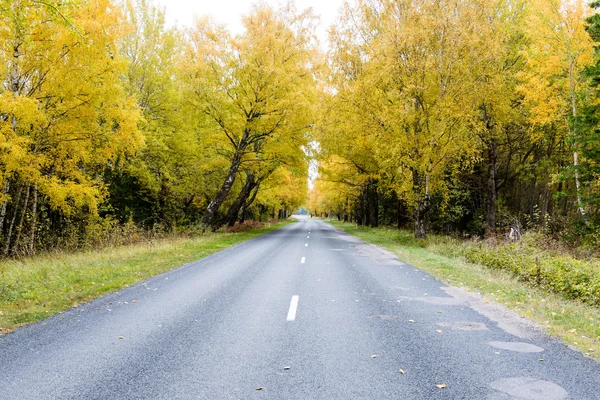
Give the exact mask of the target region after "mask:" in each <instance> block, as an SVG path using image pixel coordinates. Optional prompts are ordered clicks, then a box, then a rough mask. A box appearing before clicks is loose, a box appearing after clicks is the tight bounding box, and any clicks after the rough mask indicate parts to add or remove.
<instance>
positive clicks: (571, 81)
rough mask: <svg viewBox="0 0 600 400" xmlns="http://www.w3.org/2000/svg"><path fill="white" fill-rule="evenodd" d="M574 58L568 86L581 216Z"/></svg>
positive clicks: (570, 61) (578, 204)
mask: <svg viewBox="0 0 600 400" xmlns="http://www.w3.org/2000/svg"><path fill="white" fill-rule="evenodd" d="M574 74H575V60H574V59H573V56H572V55H571V56H569V88H570V91H571V113H572V116H573V129H572V133H573V146H574V148H575V150H574V151H573V166H574V167H575V192H576V195H577V210H578V211H579V214H581V215H582V216H584V215H585V209H584V208H583V203H582V201H581V181H580V180H579V169H578V166H579V154H578V153H577V149H578V148H579V138H578V137H577V136H578V134H577V116H578V115H577V96H576V93H575V77H574Z"/></svg>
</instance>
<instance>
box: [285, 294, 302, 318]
mask: <svg viewBox="0 0 600 400" xmlns="http://www.w3.org/2000/svg"><path fill="white" fill-rule="evenodd" d="M299 298H300V296H292V301H291V302H290V310H289V311H288V315H287V320H288V321H293V320H295V319H296V310H297V309H298V299H299Z"/></svg>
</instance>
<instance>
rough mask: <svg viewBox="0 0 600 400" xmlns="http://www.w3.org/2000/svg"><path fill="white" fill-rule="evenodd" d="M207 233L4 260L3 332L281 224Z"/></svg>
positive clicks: (0, 286)
mask: <svg viewBox="0 0 600 400" xmlns="http://www.w3.org/2000/svg"><path fill="white" fill-rule="evenodd" d="M290 222H291V221H284V222H280V223H278V224H273V225H270V226H265V227H263V228H260V229H254V230H251V231H247V232H240V233H222V232H217V233H207V234H204V235H202V236H198V237H193V238H175V239H163V240H160V241H157V242H154V243H144V244H135V245H129V246H119V247H114V248H108V249H103V250H101V251H87V252H82V253H76V254H49V255H44V256H38V257H35V258H32V259H24V260H3V261H2V264H1V265H0V334H4V333H8V332H10V331H12V330H14V329H15V328H18V327H20V326H23V325H26V324H29V323H32V322H36V321H40V320H42V319H44V318H47V317H49V316H51V315H54V314H57V313H60V312H62V311H65V310H67V309H69V308H72V307H76V306H77V305H79V304H81V303H84V302H87V301H90V300H93V299H95V298H98V297H101V296H103V295H105V294H108V293H110V292H114V291H117V290H119V289H122V288H124V287H127V286H130V285H133V284H135V283H138V282H140V281H143V280H146V279H148V278H150V277H152V276H154V275H157V274H160V273H162V272H166V271H168V270H170V269H173V268H175V267H178V266H181V265H182V264H185V263H187V262H190V261H194V260H197V259H200V258H203V257H206V256H208V255H210V254H212V253H215V252H217V251H219V250H222V249H224V248H227V247H230V246H233V245H234V244H237V243H241V242H243V241H246V240H248V239H251V238H253V237H256V236H259V235H261V234H264V233H266V232H269V231H272V230H275V229H277V228H280V227H282V226H284V225H286V224H288V223H290Z"/></svg>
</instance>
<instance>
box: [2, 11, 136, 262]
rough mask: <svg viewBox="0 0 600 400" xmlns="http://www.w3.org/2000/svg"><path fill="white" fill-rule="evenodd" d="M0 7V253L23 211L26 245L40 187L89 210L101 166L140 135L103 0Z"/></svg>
mask: <svg viewBox="0 0 600 400" xmlns="http://www.w3.org/2000/svg"><path fill="white" fill-rule="evenodd" d="M0 10H1V12H0V58H1V59H2V61H1V62H2V64H3V65H6V66H8V67H9V68H8V71H9V72H8V75H7V76H4V84H3V85H2V86H1V87H0V90H1V91H2V92H1V93H0V116H1V118H0V146H1V148H0V165H1V166H2V168H1V170H2V175H1V176H0V179H2V182H1V185H0V187H2V188H3V194H2V198H0V202H2V208H1V216H2V217H1V218H0V231H3V232H4V233H5V235H4V252H5V253H7V252H9V250H10V248H11V243H15V244H17V245H18V244H19V242H20V240H21V238H22V230H23V228H24V223H25V220H26V219H25V216H26V214H27V213H28V212H30V213H31V218H30V232H31V233H30V236H29V241H28V243H27V246H26V247H27V248H28V251H29V252H33V249H34V243H35V233H36V226H37V223H38V221H37V213H38V199H39V196H40V195H41V196H42V197H43V199H44V201H45V202H47V203H48V205H49V206H50V207H52V208H54V209H58V210H61V212H62V213H64V214H69V213H71V212H72V211H73V210H74V209H81V208H82V207H86V208H87V209H88V210H90V211H91V212H92V213H94V212H95V210H96V207H97V204H98V201H99V200H101V199H102V198H103V196H104V194H105V191H104V187H103V184H102V181H101V177H100V175H101V172H102V170H103V169H104V168H105V167H106V165H107V164H114V163H116V162H118V159H119V157H120V156H121V155H122V154H125V153H131V152H134V151H135V150H136V149H137V148H139V146H140V145H141V143H142V138H141V136H140V134H139V132H138V129H137V123H138V121H139V112H138V108H137V106H136V104H135V101H134V100H133V99H131V98H129V97H128V96H127V95H126V93H125V91H124V88H123V86H122V84H121V81H120V76H121V74H122V73H123V72H124V66H125V64H124V63H123V62H122V60H121V59H120V57H119V55H118V51H117V45H116V41H117V40H118V39H119V38H120V37H121V36H122V33H123V32H122V29H121V27H120V24H119V17H120V14H119V11H118V10H117V9H116V8H115V7H113V6H112V5H111V4H110V3H109V2H108V1H105V0H98V1H80V2H68V3H64V2H55V1H50V2H43V3H40V2H37V1H29V0H17V1H6V0H4V1H1V2H0ZM7 208H10V214H11V217H10V222H9V224H6V219H5V216H8V215H9V213H8V211H7ZM13 248H14V247H13Z"/></svg>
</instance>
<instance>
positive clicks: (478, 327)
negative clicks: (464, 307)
mask: <svg viewBox="0 0 600 400" xmlns="http://www.w3.org/2000/svg"><path fill="white" fill-rule="evenodd" d="M438 325H439V326H442V327H444V328H450V329H454V330H458V331H489V329H488V327H487V326H485V324H482V323H481V322H439V323H438Z"/></svg>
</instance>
